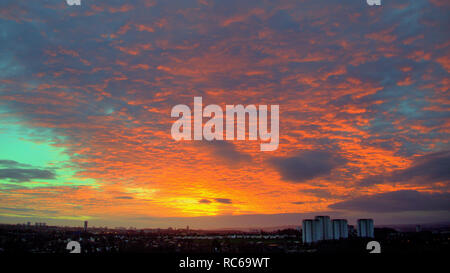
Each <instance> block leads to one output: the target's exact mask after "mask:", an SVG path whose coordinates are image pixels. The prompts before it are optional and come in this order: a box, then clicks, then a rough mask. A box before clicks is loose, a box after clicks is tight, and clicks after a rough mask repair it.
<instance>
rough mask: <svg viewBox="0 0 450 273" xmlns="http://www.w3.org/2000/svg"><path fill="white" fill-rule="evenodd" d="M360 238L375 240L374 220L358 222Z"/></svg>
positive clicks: (360, 220)
mask: <svg viewBox="0 0 450 273" xmlns="http://www.w3.org/2000/svg"><path fill="white" fill-rule="evenodd" d="M358 237H363V238H374V234H373V220H372V219H359V220H358Z"/></svg>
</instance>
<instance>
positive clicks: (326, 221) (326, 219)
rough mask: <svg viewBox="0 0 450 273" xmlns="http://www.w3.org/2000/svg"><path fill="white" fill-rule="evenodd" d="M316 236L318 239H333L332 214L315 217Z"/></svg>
mask: <svg viewBox="0 0 450 273" xmlns="http://www.w3.org/2000/svg"><path fill="white" fill-rule="evenodd" d="M315 221H316V223H315V232H314V233H315V238H317V241H321V240H331V239H333V235H332V233H333V230H332V227H331V220H330V216H316V217H315Z"/></svg>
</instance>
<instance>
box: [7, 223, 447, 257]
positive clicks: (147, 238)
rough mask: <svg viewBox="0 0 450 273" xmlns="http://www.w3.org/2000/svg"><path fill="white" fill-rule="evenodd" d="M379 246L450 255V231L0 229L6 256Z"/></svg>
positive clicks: (337, 249)
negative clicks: (310, 236) (319, 237)
mask: <svg viewBox="0 0 450 273" xmlns="http://www.w3.org/2000/svg"><path fill="white" fill-rule="evenodd" d="M373 240H375V241H377V242H379V243H380V245H381V252H382V253H400V254H408V253H412V254H414V253H428V254H432V253H439V254H442V253H450V245H449V243H450V232H449V231H448V230H447V229H441V230H435V231H422V232H398V231H396V230H394V229H390V228H382V229H375V238H372V239H369V238H358V237H356V235H355V234H350V237H349V238H348V239H345V240H335V241H324V242H320V243H316V244H313V245H306V244H302V242H301V241H302V240H301V232H300V231H298V230H294V229H285V230H278V231H274V232H261V231H260V232H240V231H223V232H218V231H201V230H198V231H197V230H191V231H188V230H171V229H169V230H160V229H154V230H115V229H105V228H103V229H102V228H98V229H90V230H88V231H84V230H83V229H81V228H70V227H51V226H46V227H29V226H23V225H0V254H1V253H59V254H65V253H69V252H70V250H68V249H67V244H68V242H70V241H77V242H79V243H80V246H81V253H87V254H99V253H181V254H182V253H190V254H196V253H217V254H221V253H222V254H233V253H235V254H243V253H244V254H245V253H252V254H284V253H286V254H298V253H305V254H310V253H324V254H333V253H361V254H364V253H368V252H369V250H367V249H366V245H367V243H368V242H369V241H373Z"/></svg>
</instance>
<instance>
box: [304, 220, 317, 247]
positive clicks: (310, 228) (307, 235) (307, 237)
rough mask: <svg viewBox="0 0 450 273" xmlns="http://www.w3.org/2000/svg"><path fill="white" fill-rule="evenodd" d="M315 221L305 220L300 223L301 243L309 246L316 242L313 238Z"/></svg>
mask: <svg viewBox="0 0 450 273" xmlns="http://www.w3.org/2000/svg"><path fill="white" fill-rule="evenodd" d="M314 223H315V220H311V219H306V220H303V222H302V242H303V243H304V244H310V243H314V242H316V240H315V238H314V227H315V224H314Z"/></svg>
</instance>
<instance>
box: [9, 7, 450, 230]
mask: <svg viewBox="0 0 450 273" xmlns="http://www.w3.org/2000/svg"><path fill="white" fill-rule="evenodd" d="M449 74H450V1H448V0H414V1H413V0H382V6H368V5H367V4H366V1H365V0H304V1H301V0H296V1H294V0H281V1H268V0H265V1H264V0H262V1H256V0H250V1H242V0H227V1H220V0H215V1H213V0H177V1H163V0H131V1H119V0H108V1H106V0H82V5H81V6H68V5H67V4H66V1H65V0H39V1H28V0H2V1H1V2H0V222H2V223H24V222H27V221H31V222H34V221H42V222H47V223H48V224H58V225H78V226H79V225H82V221H83V220H89V223H90V225H95V226H104V225H108V226H111V227H114V226H127V227H128V226H137V227H168V226H172V227H184V226H186V225H189V226H190V227H191V228H219V227H258V226H265V227H267V226H280V225H288V224H292V225H300V223H301V220H302V219H303V218H304V217H309V216H311V215H315V214H326V215H330V216H332V217H343V218H347V219H349V221H350V223H351V224H352V223H354V220H355V219H356V218H358V217H371V218H374V220H375V225H377V224H400V223H429V222H443V221H450V171H449V170H450V145H449V134H450V113H449V109H450V108H449V104H450V91H449V88H450V77H449ZM194 96H202V97H203V104H204V105H208V104H218V105H220V106H222V107H223V108H224V107H225V105H226V104H243V105H249V104H255V105H260V104H263V105H272V104H276V105H279V106H280V145H279V148H278V149H277V150H276V151H273V152H261V151H260V142H259V141H229V142H225V141H214V142H207V141H179V142H176V141H174V140H173V139H172V138H171V135H170V130H171V126H172V124H173V122H174V121H175V120H176V119H175V118H171V116H170V112H171V109H172V107H173V106H175V105H177V104H187V105H189V106H190V107H192V106H193V105H192V104H193V98H194ZM205 121H206V119H205Z"/></svg>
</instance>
